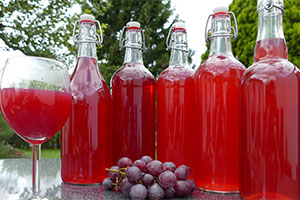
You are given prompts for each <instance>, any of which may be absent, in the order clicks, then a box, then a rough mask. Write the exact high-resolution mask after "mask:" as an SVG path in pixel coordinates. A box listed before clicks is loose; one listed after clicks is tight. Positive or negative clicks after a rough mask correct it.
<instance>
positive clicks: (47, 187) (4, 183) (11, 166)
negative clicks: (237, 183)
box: [0, 159, 239, 200]
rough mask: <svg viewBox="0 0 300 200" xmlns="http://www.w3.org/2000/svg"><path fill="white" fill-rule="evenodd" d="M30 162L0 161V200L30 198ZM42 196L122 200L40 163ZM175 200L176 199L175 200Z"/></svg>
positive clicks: (203, 196) (54, 162) (49, 162)
mask: <svg viewBox="0 0 300 200" xmlns="http://www.w3.org/2000/svg"><path fill="white" fill-rule="evenodd" d="M31 178H32V177H31V159H2V160H0V199H1V200H2V199H12V200H13V199H27V198H29V197H30V195H31ZM41 194H42V196H43V197H47V198H48V199H54V200H58V199H64V200H65V199H70V200H71V199H72V200H73V199H74V200H80V199H84V200H98V199H104V200H122V199H126V198H124V197H123V196H122V195H121V194H116V193H114V192H112V191H105V190H104V188H103V187H102V186H101V185H97V186H77V185H70V184H65V183H62V181H61V177H60V160H59V159H43V160H42V162H41ZM184 199H197V200H198V199H199V200H236V199H239V196H237V195H235V196H228V195H227V196H225V195H213V194H207V193H203V192H201V191H199V190H196V191H194V192H193V194H192V195H191V196H189V197H186V198H184ZM177 200H178V199H177Z"/></svg>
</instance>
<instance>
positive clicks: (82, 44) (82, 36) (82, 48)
mask: <svg viewBox="0 0 300 200" xmlns="http://www.w3.org/2000/svg"><path fill="white" fill-rule="evenodd" d="M86 41H95V42H86ZM78 42H79V45H78V46H79V47H78V57H90V58H95V59H97V49H96V28H95V25H94V24H93V23H91V22H81V23H80V25H79V39H78Z"/></svg>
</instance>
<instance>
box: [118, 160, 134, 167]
mask: <svg viewBox="0 0 300 200" xmlns="http://www.w3.org/2000/svg"><path fill="white" fill-rule="evenodd" d="M130 165H132V160H131V159H130V158H127V157H123V158H121V159H120V160H119V161H118V166H119V167H120V168H126V167H128V166H130Z"/></svg>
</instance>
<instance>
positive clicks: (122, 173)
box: [105, 168, 126, 176]
mask: <svg viewBox="0 0 300 200" xmlns="http://www.w3.org/2000/svg"><path fill="white" fill-rule="evenodd" d="M105 170H106V171H110V172H117V173H119V174H121V175H123V176H125V175H126V173H124V172H122V171H120V170H116V169H108V168H105Z"/></svg>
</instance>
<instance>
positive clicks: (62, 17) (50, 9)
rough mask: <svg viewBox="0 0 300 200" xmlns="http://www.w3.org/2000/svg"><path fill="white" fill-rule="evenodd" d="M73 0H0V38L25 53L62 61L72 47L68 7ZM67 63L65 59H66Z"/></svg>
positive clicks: (10, 46)
mask: <svg viewBox="0 0 300 200" xmlns="http://www.w3.org/2000/svg"><path fill="white" fill-rule="evenodd" d="M73 3H74V1H73V0H57V1H43V0H37V1H27V0H10V1H8V2H4V1H1V2H0V8H1V10H0V19H1V23H0V39H1V40H2V41H3V42H4V43H5V44H6V45H7V48H10V49H13V50H20V51H21V52H23V53H24V54H25V55H30V56H42V57H48V58H57V59H60V60H62V61H65V58H66V56H67V55H70V54H71V53H70V51H68V49H69V50H71V51H72V49H74V47H72V45H71V44H70V43H69V42H68V41H69V39H70V38H71V34H72V24H71V22H73V21H74V19H73V18H72V17H71V14H67V13H68V12H70V8H71V7H72V5H73ZM65 62H66V61H65Z"/></svg>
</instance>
